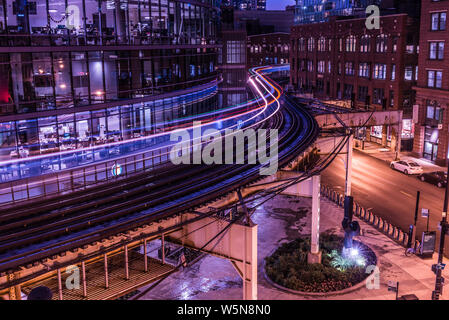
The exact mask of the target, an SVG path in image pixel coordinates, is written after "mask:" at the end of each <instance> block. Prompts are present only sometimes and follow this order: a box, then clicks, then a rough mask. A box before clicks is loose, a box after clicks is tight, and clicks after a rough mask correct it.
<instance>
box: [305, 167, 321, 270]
mask: <svg viewBox="0 0 449 320" xmlns="http://www.w3.org/2000/svg"><path fill="white" fill-rule="evenodd" d="M320 180H321V177H320V176H319V175H316V176H313V177H312V230H311V233H312V234H311V236H310V237H311V242H310V252H309V254H308V256H307V262H308V263H309V264H313V263H321V251H320V184H321V182H320Z"/></svg>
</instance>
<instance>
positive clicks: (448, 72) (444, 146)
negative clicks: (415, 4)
mask: <svg viewBox="0 0 449 320" xmlns="http://www.w3.org/2000/svg"><path fill="white" fill-rule="evenodd" d="M448 5H449V2H448V1H446V0H442V1H432V0H423V1H422V12H421V30H420V56H419V81H418V85H417V86H416V88H415V89H416V107H417V108H419V114H418V119H417V121H418V123H417V124H416V135H415V136H416V137H417V139H415V143H414V152H415V153H416V154H417V155H419V156H422V157H425V158H427V159H429V160H432V161H434V162H436V163H438V164H441V165H444V164H446V162H447V158H448V142H449V141H448V138H449V134H448V131H449V30H448V28H449V24H448V23H447V21H446V22H445V23H443V21H442V20H441V19H440V22H441V27H443V28H439V27H438V25H437V24H434V23H432V15H433V14H441V13H442V14H446V20H447V14H448V12H447V11H448V8H449V7H448ZM440 17H441V16H440ZM433 27H437V28H434V29H443V30H432V29H433ZM434 43H443V44H444V49H443V48H441V49H442V50H438V51H440V52H441V53H440V52H438V51H435V50H434V48H435V46H436V45H435V44H434ZM438 46H439V45H438ZM434 72H441V74H440V75H441V77H440V76H439V75H436V79H438V80H433V79H435V77H434V76H433V75H434V74H435V73H434ZM429 77H430V78H429Z"/></svg>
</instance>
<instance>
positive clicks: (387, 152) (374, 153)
mask: <svg viewBox="0 0 449 320" xmlns="http://www.w3.org/2000/svg"><path fill="white" fill-rule="evenodd" d="M354 149H355V150H358V151H360V152H363V153H365V154H367V155H370V156H371V157H374V158H376V159H379V160H383V161H385V162H387V163H388V164H390V162H391V161H394V160H395V158H396V153H395V152H394V151H392V150H391V149H390V148H388V147H382V146H381V145H379V144H377V143H373V142H365V143H364V147H363V149H362V145H361V144H359V145H358V146H356V147H354ZM400 159H401V160H412V161H415V162H416V163H417V164H419V165H420V166H422V167H423V169H424V171H425V172H433V171H447V168H443V167H440V166H437V165H436V164H434V163H432V162H430V161H429V160H427V159H423V158H417V157H414V156H413V154H412V152H401V153H400Z"/></svg>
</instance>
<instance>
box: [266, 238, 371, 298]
mask: <svg viewBox="0 0 449 320" xmlns="http://www.w3.org/2000/svg"><path fill="white" fill-rule="evenodd" d="M356 242H360V243H362V242H361V241H356ZM363 245H364V246H366V247H368V248H369V249H370V250H371V251H372V252H373V253H374V255H375V256H376V266H378V264H379V259H378V257H379V255H378V253H377V252H376V251H375V250H374V249H373V248H371V247H370V246H369V245H367V244H365V243H363ZM277 249H278V248H275V249H273V250H272V251H271V252H270V254H269V255H268V256H267V257H269V256H271V255H273V253H274V252H275V251H276V250H277ZM265 258H266V257H265ZM265 258H264V259H263V264H262V274H263V276H264V279H265V280H266V281H267V282H268V283H269V284H270V285H271V286H273V287H275V288H276V289H279V290H281V291H284V292H287V293H292V294H296V295H298V296H304V297H316V298H325V297H330V296H339V295H344V294H347V293H351V292H354V291H357V290H359V289H361V288H363V287H364V286H366V283H367V282H369V281H372V280H373V278H374V276H375V273H374V272H373V273H371V274H370V275H369V276H368V277H366V278H365V279H363V280H362V281H361V282H359V283H357V284H355V285H353V286H352V287H349V288H346V289H343V290H339V291H330V292H305V291H298V290H293V289H289V288H286V287H283V286H281V285H279V284H277V283H275V282H274V281H273V280H271V279H270V277H269V276H268V275H267V273H266V271H265Z"/></svg>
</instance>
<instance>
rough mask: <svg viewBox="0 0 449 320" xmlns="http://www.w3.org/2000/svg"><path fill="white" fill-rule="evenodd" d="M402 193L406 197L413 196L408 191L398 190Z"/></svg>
mask: <svg viewBox="0 0 449 320" xmlns="http://www.w3.org/2000/svg"><path fill="white" fill-rule="evenodd" d="M400 192H401V193H402V194H404V195H406V196H407V197H410V198H413V196H412V195H411V194H410V193H407V192H405V191H402V190H401V191H400Z"/></svg>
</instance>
